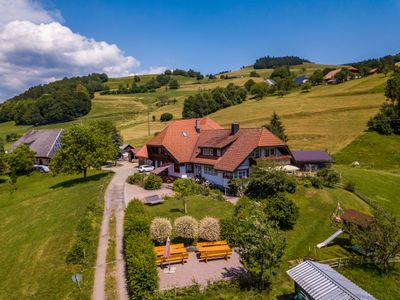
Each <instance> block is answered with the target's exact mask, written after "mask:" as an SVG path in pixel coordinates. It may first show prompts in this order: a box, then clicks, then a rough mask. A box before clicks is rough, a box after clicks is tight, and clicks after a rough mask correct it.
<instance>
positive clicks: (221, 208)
mask: <svg viewBox="0 0 400 300" xmlns="http://www.w3.org/2000/svg"><path fill="white" fill-rule="evenodd" d="M187 209H188V215H190V216H192V217H194V218H196V219H197V220H200V219H202V218H204V217H206V216H209V217H216V218H219V219H222V218H225V217H228V216H230V215H232V214H233V209H234V206H233V205H232V204H231V203H229V202H226V201H218V200H213V199H210V198H208V197H204V196H191V197H189V198H188V205H187ZM146 212H147V214H148V215H149V216H150V218H154V217H166V218H169V219H171V221H173V220H174V219H176V218H178V217H181V216H184V215H185V214H184V212H183V202H182V200H180V199H176V198H168V199H167V200H166V201H165V202H164V203H163V204H160V205H154V206H146Z"/></svg>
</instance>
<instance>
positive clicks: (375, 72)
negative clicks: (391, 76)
mask: <svg viewBox="0 0 400 300" xmlns="http://www.w3.org/2000/svg"><path fill="white" fill-rule="evenodd" d="M380 72H381V70H379V68H373V69H371V70H369V71H368V75H374V74H379V73H380Z"/></svg>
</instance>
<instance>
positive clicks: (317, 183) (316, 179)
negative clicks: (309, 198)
mask: <svg viewBox="0 0 400 300" xmlns="http://www.w3.org/2000/svg"><path fill="white" fill-rule="evenodd" d="M308 179H309V180H310V182H311V184H312V186H313V187H315V188H316V189H322V187H323V184H322V180H321V178H320V177H317V176H313V177H309V178H308Z"/></svg>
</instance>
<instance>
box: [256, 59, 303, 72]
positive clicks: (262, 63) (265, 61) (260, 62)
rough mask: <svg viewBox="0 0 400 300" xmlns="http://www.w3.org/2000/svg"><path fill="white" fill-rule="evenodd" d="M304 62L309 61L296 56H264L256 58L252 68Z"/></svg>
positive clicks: (293, 64) (268, 67)
mask: <svg viewBox="0 0 400 300" xmlns="http://www.w3.org/2000/svg"><path fill="white" fill-rule="evenodd" d="M305 62H310V61H309V60H306V59H304V58H300V57H298V56H280V57H274V56H264V57H260V58H258V59H257V60H256V62H255V63H254V65H253V67H254V69H274V68H276V67H282V66H295V65H300V64H302V63H305Z"/></svg>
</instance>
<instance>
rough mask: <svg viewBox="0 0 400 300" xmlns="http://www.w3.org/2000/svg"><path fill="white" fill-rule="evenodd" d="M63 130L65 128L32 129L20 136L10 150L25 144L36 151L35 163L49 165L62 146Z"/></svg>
mask: <svg viewBox="0 0 400 300" xmlns="http://www.w3.org/2000/svg"><path fill="white" fill-rule="evenodd" d="M63 131H64V130H63V129H43V130H31V131H29V132H28V133H27V134H25V135H24V136H22V137H21V138H19V139H18V140H17V141H16V142H15V143H14V144H13V145H12V146H11V147H10V149H9V151H13V150H14V149H15V148H16V147H18V146H19V145H22V144H25V145H27V146H28V147H29V148H30V149H31V150H32V151H33V152H35V164H37V165H46V166H47V165H48V164H49V163H50V160H51V158H52V157H53V156H54V154H55V153H56V152H57V151H58V150H59V149H60V148H61V137H62V134H63Z"/></svg>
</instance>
